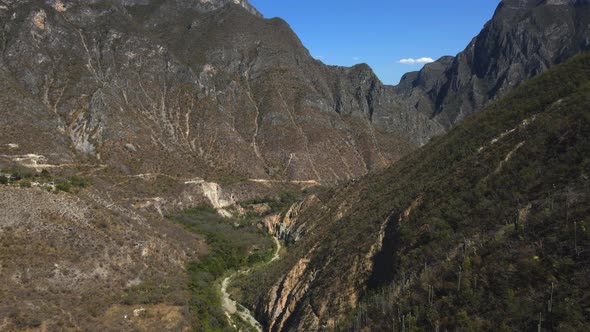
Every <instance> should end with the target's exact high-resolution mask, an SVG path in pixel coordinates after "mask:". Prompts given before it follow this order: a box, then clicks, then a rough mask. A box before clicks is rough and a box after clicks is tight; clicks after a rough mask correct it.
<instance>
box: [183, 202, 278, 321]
mask: <svg viewBox="0 0 590 332" xmlns="http://www.w3.org/2000/svg"><path fill="white" fill-rule="evenodd" d="M175 219H176V220H177V221H179V222H180V223H182V224H183V225H185V226H186V227H188V228H189V229H190V230H192V231H195V232H197V233H199V234H202V235H204V236H205V237H206V238H207V244H208V246H209V253H208V255H207V256H205V257H203V258H202V259H201V260H200V261H199V262H195V263H191V264H190V265H189V268H188V270H189V274H190V281H189V290H190V291H191V300H190V309H191V312H192V318H193V322H192V323H193V329H194V330H195V331H225V330H233V328H231V327H230V326H229V325H228V323H227V318H226V317H225V315H224V313H223V310H222V307H221V302H220V299H221V294H220V292H219V289H218V283H219V280H220V278H222V277H223V276H224V275H227V274H228V273H229V272H230V271H235V270H238V269H241V268H244V267H248V266H252V265H255V264H257V263H261V262H266V261H268V260H270V259H271V258H272V254H273V243H272V241H271V239H270V238H269V236H268V235H266V234H264V233H262V231H260V230H258V229H257V228H256V227H255V224H256V223H255V222H254V221H253V220H248V219H246V220H244V219H224V218H222V217H220V216H219V214H218V213H217V211H215V209H213V208H211V207H208V206H202V207H199V208H196V209H190V210H188V211H186V212H185V213H183V214H181V215H179V216H177V217H176V218H175ZM236 225H238V226H236Z"/></svg>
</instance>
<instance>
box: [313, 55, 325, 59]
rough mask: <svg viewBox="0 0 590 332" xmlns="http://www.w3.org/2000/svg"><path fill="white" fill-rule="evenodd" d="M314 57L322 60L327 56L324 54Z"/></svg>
mask: <svg viewBox="0 0 590 332" xmlns="http://www.w3.org/2000/svg"><path fill="white" fill-rule="evenodd" d="M314 58H316V59H318V60H322V59H323V58H325V56H323V55H316V56H314Z"/></svg>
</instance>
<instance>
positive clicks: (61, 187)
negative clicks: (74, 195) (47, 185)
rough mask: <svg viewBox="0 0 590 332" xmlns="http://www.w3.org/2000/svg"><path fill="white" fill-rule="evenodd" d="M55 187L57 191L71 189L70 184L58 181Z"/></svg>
mask: <svg viewBox="0 0 590 332" xmlns="http://www.w3.org/2000/svg"><path fill="white" fill-rule="evenodd" d="M55 189H57V190H58V191H63V192H67V193H69V192H70V190H71V189H72V185H71V184H69V183H67V182H63V183H58V184H56V185H55Z"/></svg>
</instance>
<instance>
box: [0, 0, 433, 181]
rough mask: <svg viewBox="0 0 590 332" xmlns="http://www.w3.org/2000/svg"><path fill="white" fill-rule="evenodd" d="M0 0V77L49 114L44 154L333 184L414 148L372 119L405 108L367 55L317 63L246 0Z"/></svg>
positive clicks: (141, 168) (124, 167) (127, 166)
mask: <svg viewBox="0 0 590 332" xmlns="http://www.w3.org/2000/svg"><path fill="white" fill-rule="evenodd" d="M4 3H5V5H4V6H3V9H2V10H1V11H0V15H2V18H3V19H2V21H3V22H4V23H3V27H2V31H3V32H2V36H3V37H2V38H3V39H2V54H3V57H2V74H3V78H4V77H5V80H6V81H7V82H11V83H10V84H11V87H12V88H13V89H20V90H23V92H26V93H27V95H28V97H29V98H30V99H32V100H34V101H35V102H36V104H37V105H38V109H39V110H44V111H45V113H46V115H44V117H48V120H47V121H50V122H53V124H52V125H51V126H49V130H43V131H42V132H43V134H44V135H45V134H46V135H54V136H59V137H60V140H61V141H62V142H63V144H62V147H63V148H64V149H67V150H69V151H70V152H69V153H68V154H67V155H61V154H59V155H58V154H55V156H53V157H51V156H46V157H47V158H50V159H52V160H51V161H52V162H54V163H64V162H71V161H72V160H71V159H72V158H73V159H75V160H82V159H88V158H89V159H91V160H94V161H96V162H100V163H104V164H108V165H109V166H112V167H113V170H116V171H118V172H120V173H123V174H139V173H146V172H152V173H155V172H163V173H174V174H183V175H189V174H191V175H198V176H215V175H218V174H228V175H234V176H239V177H245V178H255V179H279V180H281V179H285V180H317V181H321V182H325V183H334V182H337V181H343V180H347V179H350V178H354V177H358V176H362V175H364V174H366V173H367V172H368V171H370V170H375V169H379V168H382V167H384V166H386V165H388V164H390V163H391V162H392V161H395V160H397V159H399V158H400V157H401V156H402V155H404V154H405V153H407V152H408V151H410V150H412V149H413V148H414V147H415V145H414V144H412V143H411V142H410V141H409V140H408V139H407V138H406V137H405V134H404V135H402V134H401V132H406V131H407V130H406V129H403V130H400V134H399V135H397V134H388V133H385V132H383V131H380V130H378V129H376V127H375V126H374V125H373V124H372V122H371V118H372V114H373V113H374V112H377V111H378V110H382V111H383V112H385V111H387V112H388V113H389V114H395V113H396V112H397V113H399V114H398V116H400V117H402V116H404V117H406V116H407V115H403V114H402V110H401V109H399V108H398V106H397V104H396V103H395V102H394V101H392V100H389V99H388V98H386V96H385V95H384V94H383V91H384V89H385V87H384V86H383V85H382V84H381V83H380V82H379V80H378V79H377V77H376V76H375V75H374V73H373V72H372V70H371V69H370V68H369V67H368V66H366V65H359V66H355V67H353V68H339V67H329V66H325V65H323V64H322V63H320V62H318V61H316V60H314V59H313V58H312V57H311V56H310V55H309V52H308V51H307V50H306V49H305V48H304V47H303V45H302V44H301V42H300V41H299V39H298V38H297V36H296V35H295V34H294V33H293V32H292V31H291V29H290V28H289V26H288V25H287V24H286V23H285V22H284V21H282V20H280V19H271V20H265V19H263V18H261V17H260V15H259V14H258V13H257V12H256V11H255V10H254V9H253V8H252V7H251V6H250V5H249V4H248V3H247V2H246V1H242V2H239V4H240V5H237V4H236V3H235V2H234V1H181V0H174V1H155V0H152V1H92V2H86V1H71V2H68V1H46V2H44V3H40V2H36V1H9V2H4ZM244 8H245V9H246V10H244ZM252 12H254V15H252ZM8 97H10V96H8ZM374 104H378V106H375V105H374ZM2 111H3V113H5V115H6V116H3V118H4V119H7V120H6V121H12V120H10V118H15V117H21V116H24V115H25V114H27V111H26V110H25V109H24V108H23V109H20V108H17V109H9V108H6V109H3V110H2ZM8 112H9V113H10V115H9V114H8ZM410 117H413V116H410ZM19 121H20V120H19ZM424 121H426V120H424ZM414 122H416V123H417V122H419V121H418V120H416V121H414ZM6 125H7V126H9V123H8V122H7V123H6ZM2 135H3V136H2V141H6V142H11V143H14V144H22V145H23V147H24V146H26V145H27V144H29V143H28V142H27V141H26V140H25V139H24V137H19V135H20V133H10V134H9V133H3V134H2ZM46 143H48V141H47V140H43V141H42V142H39V143H36V144H40V145H42V144H46ZM52 149H54V148H51V147H49V146H47V148H41V147H38V148H37V149H36V150H30V149H25V148H23V149H22V150H23V153H25V152H26V153H36V154H40V155H45V154H47V152H48V151H52ZM25 150H26V151H25ZM44 150H45V151H44ZM60 156H61V157H60ZM60 158H61V159H60ZM138 160H141V161H142V162H141V163H139V162H137V161H138Z"/></svg>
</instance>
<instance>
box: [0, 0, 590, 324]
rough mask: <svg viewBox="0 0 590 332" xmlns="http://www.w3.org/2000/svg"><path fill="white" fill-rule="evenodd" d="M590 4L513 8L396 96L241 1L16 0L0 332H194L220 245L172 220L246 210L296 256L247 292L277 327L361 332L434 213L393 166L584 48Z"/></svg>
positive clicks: (12, 0)
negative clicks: (394, 243)
mask: <svg viewBox="0 0 590 332" xmlns="http://www.w3.org/2000/svg"><path fill="white" fill-rule="evenodd" d="M589 7H590V6H588V2H587V1H555V0H552V1H549V0H547V1H540V0H539V1H532V0H530V1H529V0H527V1H522V0H520V1H516V0H505V1H503V2H501V4H500V6H499V7H498V10H497V11H496V14H495V15H494V17H493V18H492V20H491V21H490V22H489V23H488V24H487V25H486V26H485V27H484V29H483V30H482V32H481V33H480V34H479V35H478V36H477V37H476V38H474V40H473V41H472V43H471V44H470V45H469V46H468V47H467V48H466V50H465V51H464V52H462V53H460V54H459V55H457V56H456V57H444V58H442V59H440V60H439V61H437V62H435V63H432V64H429V65H427V66H426V67H425V68H424V69H423V70H421V71H420V72H416V73H409V74H407V75H406V76H405V77H404V78H403V79H402V81H401V82H400V85H398V86H395V87H394V86H387V85H384V84H382V83H381V82H380V81H379V79H378V78H377V77H376V76H375V74H374V73H373V71H372V70H371V68H370V67H369V66H367V65H365V64H359V65H356V66H354V67H351V68H345V67H336V66H327V65H325V64H323V63H322V62H320V61H317V60H315V59H313V58H312V57H311V56H310V54H309V52H308V51H307V49H306V48H305V47H304V45H302V43H301V41H300V40H299V39H298V37H297V36H296V35H295V34H294V32H293V31H292V30H291V29H290V27H289V26H288V24H287V23H286V22H285V21H283V20H281V19H279V18H273V19H265V18H263V17H262V15H261V14H260V13H259V12H258V11H257V10H256V9H255V8H254V7H253V6H252V5H251V4H249V3H248V1H246V0H170V1H162V0H112V1H106V0H92V1H80V0H45V1H29V0H24V1H21V0H0V52H1V53H0V54H1V56H0V180H1V181H0V198H1V199H0V210H1V211H2V213H0V283H1V284H2V286H1V287H0V288H1V291H2V294H3V296H2V299H1V300H0V329H1V330H27V329H32V328H38V329H41V330H43V329H44V330H60V329H65V330H98V329H101V330H113V331H119V330H133V329H140V330H187V329H190V327H191V325H193V324H192V323H193V322H194V320H195V319H197V320H198V319H199V317H196V315H195V314H194V312H192V313H191V311H190V310H192V309H190V308H191V303H190V301H191V300H190V298H191V294H188V291H187V284H188V283H189V279H190V276H189V273H188V272H187V266H189V264H196V263H195V262H199V261H200V260H201V259H202V258H203V257H204V255H206V254H207V252H208V250H209V249H210V248H209V247H208V246H207V245H206V243H205V239H203V238H202V236H197V235H195V234H194V233H193V232H192V231H189V230H187V229H186V227H181V226H179V225H176V224H175V223H174V222H172V218H170V216H173V215H175V214H176V213H179V211H183V210H186V209H190V208H194V207H198V206H203V204H205V205H210V206H211V207H213V208H214V209H215V210H214V213H217V214H219V215H222V216H224V217H227V218H231V217H236V218H246V219H247V216H248V213H249V212H248V211H245V210H244V208H243V207H242V206H241V205H239V204H236V203H244V204H245V205H246V206H253V207H254V209H255V210H256V209H260V210H261V211H263V212H262V213H260V215H261V216H264V220H263V221H262V222H261V223H260V225H259V226H260V228H266V229H267V230H268V231H269V232H270V233H271V234H273V235H276V236H278V237H280V238H282V239H283V240H285V241H286V242H287V243H288V244H289V245H290V246H289V248H288V251H289V255H287V256H286V257H284V259H281V261H280V264H277V263H276V262H275V263H273V264H271V265H269V266H268V268H265V269H264V273H263V275H258V274H255V275H252V277H259V278H260V279H259V280H257V281H256V283H257V284H259V285H263V286H260V287H259V290H258V291H260V290H263V291H264V294H262V295H260V294H258V295H259V296H258V297H257V298H255V296H257V295H256V294H254V293H256V292H251V293H248V294H243V296H245V297H248V299H246V301H245V302H244V303H249V304H250V305H251V306H252V309H256V310H255V311H256V314H257V318H259V320H260V321H261V322H264V323H265V324H266V326H265V327H266V328H267V329H270V330H287V329H289V328H293V327H297V328H305V329H320V328H325V327H327V326H337V325H338V324H340V323H342V322H346V317H347V316H346V315H347V314H350V313H351V312H353V311H352V310H353V309H354V308H359V304H360V303H363V302H362V301H364V300H365V299H366V296H367V290H374V289H381V288H379V287H381V286H383V284H384V282H385V281H384V280H387V281H389V279H392V278H394V274H395V273H397V272H392V271H389V270H388V271H387V272H383V273H384V275H385V277H376V276H378V275H380V274H379V272H378V271H381V270H380V267H378V266H381V265H380V264H377V263H375V257H377V256H378V255H380V254H381V253H382V252H384V250H390V249H391V244H388V243H389V242H388V241H389V238H387V239H388V240H387V241H385V240H383V239H385V238H386V237H387V236H390V235H387V236H386V233H387V234H390V233H391V231H389V230H387V231H386V229H387V228H388V227H389V226H388V225H390V223H389V221H390V220H392V219H391V218H393V219H397V220H405V219H407V218H410V217H411V215H412V214H413V210H415V209H419V208H420V207H421V206H422V205H424V201H425V198H421V196H420V195H415V196H416V197H413V198H412V202H406V201H404V202H403V203H404V204H405V203H407V204H405V207H404V209H403V213H401V215H400V211H398V210H399V209H398V207H399V206H397V205H396V209H394V210H395V211H393V212H395V213H393V212H392V209H390V208H388V207H391V206H390V205H389V204H388V203H387V202H386V201H383V200H382V199H385V198H387V199H389V198H391V197H392V196H391V195H392V194H391V193H392V192H393V189H387V188H386V187H387V186H386V184H387V183H390V182H388V181H382V180H383V178H382V176H383V174H391V172H394V173H396V172H400V171H399V170H400V169H401V168H400V167H404V168H403V170H404V171H407V172H408V173H411V172H410V170H411V169H412V167H413V165H412V161H415V162H416V161H417V160H416V159H407V160H410V161H407V160H406V161H405V162H404V163H402V166H398V168H388V167H390V166H391V165H392V164H394V163H396V162H397V161H399V160H400V159H401V158H402V157H404V156H407V155H411V152H412V153H414V151H416V149H418V148H419V147H420V146H422V145H424V144H426V143H428V142H429V141H430V140H431V138H432V137H434V136H438V135H442V134H444V133H446V132H447V131H449V130H451V128H452V127H454V126H455V125H457V123H459V122H460V121H463V120H464V119H465V118H467V117H468V116H470V115H471V114H473V113H477V112H478V111H480V110H481V109H483V108H484V107H485V106H486V105H488V104H490V103H491V102H493V101H496V100H498V99H500V98H501V97H503V96H505V95H506V94H508V93H509V92H510V91H512V90H513V89H514V88H515V87H516V86H518V85H520V84H521V83H522V82H523V81H525V80H527V79H528V78H531V77H533V76H535V75H537V74H539V73H541V72H543V71H545V70H547V69H548V68H550V67H551V66H553V65H555V64H558V63H561V62H563V61H565V60H566V59H567V58H569V57H571V56H573V55H575V54H577V53H580V52H581V51H584V50H586V49H588V47H589V45H590V42H589V40H590V39H589V38H590V31H589V29H588V28H587V27H588V24H589V23H590V22H589V20H590V12H589ZM521 120H522V119H521ZM468 121H469V120H468ZM482 121H483V120H482ZM486 121H488V120H486ZM501 129H502V130H509V129H510V128H504V127H502V128H501ZM494 134H499V133H496V132H494ZM438 139H439V138H435V141H434V142H433V143H431V145H432V144H437V143H436V142H437V140H438ZM518 143H520V142H518ZM456 144H457V145H458V146H460V145H462V142H456ZM524 144H525V143H523V145H521V146H518V145H515V147H513V149H514V152H513V153H512V154H508V155H507V157H506V161H505V163H506V164H509V161H510V159H511V157H510V156H512V155H513V154H516V153H517V152H518V151H519V150H520V149H521V148H523V146H525V147H526V145H524ZM432 149H433V148H430V150H427V151H433V150H432ZM418 151H420V150H418ZM425 154H427V152H422V154H418V155H419V156H424V155H425ZM410 158H411V157H410ZM415 158H418V157H415ZM425 160H426V158H425ZM430 160H432V162H433V163H434V164H435V163H437V162H438V161H437V160H434V159H430ZM415 164H417V162H416V163H415ZM403 165H406V166H403ZM501 165H504V163H502V164H501ZM501 165H499V166H498V171H497V172H498V173H502V172H503V170H504V166H501ZM394 167H395V166H394ZM369 173H373V174H377V176H376V177H370V178H371V179H373V180H363V181H361V182H357V180H356V179H359V178H362V177H364V176H366V175H367V174H369ZM396 174H397V173H396ZM412 174H415V175H416V177H418V174H417V173H416V172H414V173H412ZM396 176H397V175H396ZM4 179H5V180H4ZM352 179H354V180H353V181H352V182H350V180H352ZM396 179H397V178H396ZM9 180H10V181H9ZM366 181H373V182H370V183H375V182H380V181H381V182H383V183H384V184H385V187H383V188H381V187H380V188H381V189H379V191H378V192H379V193H381V194H382V196H380V199H376V198H375V197H373V195H372V194H371V191H372V190H373V189H370V190H369V189H367V188H369V187H368V185H367V184H366V183H369V182H366ZM392 181H393V180H392ZM424 181H425V180H424ZM4 182H6V183H4ZM402 183H405V182H403V181H402ZM76 184H78V185H76ZM335 184H341V185H342V187H335V188H336V189H333V190H332V191H331V192H326V191H324V190H313V192H314V193H315V194H313V195H310V196H309V197H307V198H306V199H305V200H303V201H301V202H297V203H296V204H293V205H292V206H291V207H290V208H289V205H290V204H291V203H292V202H291V200H292V197H288V196H289V195H288V194H289V193H292V192H297V193H299V194H301V193H304V192H308V191H309V189H310V187H317V186H318V185H335ZM72 186H73V188H71V189H70V187H72ZM398 189H399V188H398ZM390 194H391V195H390ZM295 196H296V195H295ZM285 197H287V198H285ZM261 199H262V200H263V201H265V203H260V204H250V205H249V204H247V203H248V202H251V201H257V200H261ZM369 199H370V202H368V201H369ZM391 199H393V200H395V199H397V198H395V197H394V198H391ZM272 202H274V204H275V205H277V206H279V207H280V208H283V205H285V204H287V203H289V204H288V205H287V206H286V209H285V210H284V211H282V210H280V209H278V210H280V211H273V212H272V213H271V212H268V211H270V210H272V209H271V208H270V206H269V204H271V205H272V204H273V203H272ZM277 202H278V203H277ZM400 204H401V203H400ZM523 204H524V203H523ZM402 205H403V204H402ZM267 210H268V211H267ZM357 210H358V211H362V212H363V213H369V214H370V216H369V217H367V216H366V215H362V216H363V218H360V217H359V218H360V219H355V218H353V217H351V216H354V215H355V213H356V212H355V211H357ZM385 210H388V211H385ZM215 211H216V212H215ZM267 213H268V214H267ZM391 213H393V214H391ZM244 216H246V217H244ZM365 217H366V218H365ZM361 219H362V220H361ZM228 220H230V219H228ZM369 220H370V221H369ZM353 230H354V232H358V234H359V237H355V238H352V237H350V236H349V234H350V232H352V231H353ZM376 240H378V241H376ZM242 247H247V246H246V245H243V246H242ZM242 247H240V248H242ZM219 250H220V251H223V250H222V249H219ZM351 252H354V255H350V253H351ZM343 255H344V256H347V257H352V259H347V260H344V262H340V261H338V259H339V257H344V256H343ZM327 257H333V258H329V260H328V262H327V263H326V260H325V259H328V258H327ZM341 263H342V264H341ZM388 264H389V263H388ZM334 266H337V267H338V268H339V269H340V268H342V271H346V272H347V273H342V271H341V270H334V269H332V268H331V267H334ZM386 266H389V265H387V264H386ZM215 272H216V273H217V272H220V271H215ZM221 272H223V271H221ZM414 272H415V271H414ZM414 272H412V273H414ZM408 273H409V272H408ZM279 276H280V277H279ZM395 277H399V276H398V275H395ZM335 280H336V281H335ZM265 287H266V288H265ZM88 299H92V300H91V301H89V300H88ZM402 311H403V310H402ZM404 312H406V311H404ZM398 314H399V312H398ZM398 316H399V315H398ZM398 316H396V317H398ZM449 326H451V325H449Z"/></svg>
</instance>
